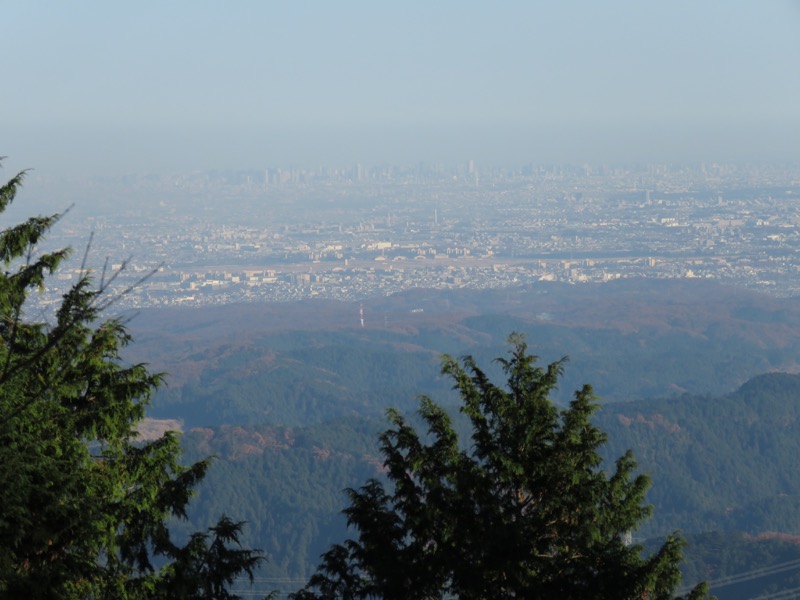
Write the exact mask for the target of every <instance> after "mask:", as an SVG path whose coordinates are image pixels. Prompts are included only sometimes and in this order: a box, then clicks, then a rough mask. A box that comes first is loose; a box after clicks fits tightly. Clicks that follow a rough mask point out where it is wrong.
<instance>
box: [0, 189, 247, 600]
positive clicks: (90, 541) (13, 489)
mask: <svg viewBox="0 0 800 600" xmlns="http://www.w3.org/2000/svg"><path fill="white" fill-rule="evenodd" d="M23 175H24V173H20V174H18V175H17V176H16V177H13V178H12V179H11V180H10V181H8V183H6V184H5V185H3V186H2V187H0V213H2V212H3V211H4V210H5V209H6V208H7V207H8V205H9V204H10V203H11V202H12V201H13V200H14V197H15V195H16V193H17V191H18V189H19V187H20V185H21V183H22V180H23ZM59 217H60V215H53V216H46V217H41V216H40V217H33V218H30V219H28V220H27V221H26V222H24V223H22V224H20V225H17V226H13V227H9V228H7V229H5V230H3V231H2V232H0V261H2V262H3V267H4V268H3V270H2V272H0V595H2V596H3V597H25V596H27V597H53V598H150V597H167V596H172V597H177V596H180V597H187V598H225V597H235V596H233V595H231V594H229V593H228V592H227V591H225V590H226V589H227V586H229V585H230V584H231V582H232V581H233V580H234V579H236V578H237V577H239V576H240V575H242V574H246V575H249V576H250V578H251V579H252V575H253V570H254V569H255V568H256V567H257V565H258V563H259V562H260V561H261V560H262V559H261V556H260V554H259V553H258V552H256V551H253V550H248V549H242V548H240V547H239V546H238V535H239V532H240V528H241V524H240V523H234V522H232V521H230V519H227V518H223V519H222V520H221V521H220V522H219V523H218V524H217V525H216V526H215V527H212V528H210V529H209V531H208V532H202V533H197V534H195V535H193V536H191V537H190V539H189V541H188V542H187V543H185V544H184V545H180V544H178V543H176V542H175V540H174V539H172V538H171V537H170V532H169V530H168V528H167V525H166V523H167V520H168V519H170V518H172V517H176V516H177V517H185V512H184V511H185V507H186V505H187V503H188V501H189V499H190V496H191V494H192V489H193V487H194V486H195V485H196V484H197V483H198V482H199V481H200V480H201V479H202V477H203V475H204V473H205V472H206V469H207V468H208V466H209V461H208V460H203V461H200V462H198V463H195V464H193V465H191V466H188V467H187V466H182V465H180V464H179V455H180V445H179V440H178V437H177V436H176V435H175V434H173V433H169V434H166V435H165V436H163V437H162V438H160V439H158V440H155V441H152V442H148V443H145V442H141V441H137V435H136V430H135V427H136V425H137V423H139V422H140V421H141V419H142V418H143V417H144V414H145V408H146V407H147V405H148V401H149V399H150V396H151V394H152V392H153V390H154V389H155V388H156V387H157V386H158V385H159V383H160V382H161V376H160V375H158V374H153V373H150V372H149V371H148V370H147V368H146V366H145V365H142V364H135V365H130V366H126V365H125V364H123V362H122V361H121V360H120V354H119V353H120V350H121V349H122V348H123V347H124V346H125V345H126V344H127V343H129V341H130V337H129V335H128V333H127V332H126V330H125V327H124V324H123V323H122V322H121V321H120V320H118V319H108V320H105V321H102V320H101V317H102V313H103V310H104V309H105V308H107V307H108V304H109V303H110V302H111V301H113V297H109V293H108V282H107V281H106V282H101V283H100V285H99V286H98V287H97V288H93V287H92V282H91V278H90V275H89V273H87V272H84V273H83V274H82V275H81V276H80V278H79V279H78V281H77V283H75V284H74V285H73V286H72V288H71V289H69V291H67V292H66V294H65V295H64V297H63V300H62V302H61V304H60V306H59V307H58V308H57V310H56V311H55V314H54V315H53V316H52V317H50V318H49V319H47V318H43V319H41V320H36V319H34V318H32V317H31V315H30V314H28V313H26V308H27V307H28V306H29V303H28V302H27V300H28V296H29V294H30V293H31V292H32V291H33V290H35V289H36V288H43V287H44V285H45V282H46V279H47V277H48V276H49V275H51V274H52V273H53V272H54V271H55V270H56V269H57V268H58V267H59V265H60V264H61V263H62V262H63V261H64V260H65V259H66V258H67V257H68V255H69V251H68V250H59V251H54V252H48V253H41V254H37V252H36V247H37V244H38V243H39V242H40V240H41V239H42V237H43V236H44V235H45V234H46V233H47V231H48V230H49V229H50V228H51V227H52V226H53V225H54V224H55V223H56V222H57V221H58V219H59ZM112 279H113V276H112ZM176 589H179V590H180V593H179V594H173V593H172V592H174V591H175V590H176Z"/></svg>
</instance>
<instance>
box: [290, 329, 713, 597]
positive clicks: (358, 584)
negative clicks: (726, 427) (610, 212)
mask: <svg viewBox="0 0 800 600" xmlns="http://www.w3.org/2000/svg"><path fill="white" fill-rule="evenodd" d="M511 342H512V346H513V347H512V350H511V352H510V356H509V358H502V359H499V362H500V364H501V365H502V367H503V370H504V372H505V374H506V375H507V378H508V379H507V386H506V387H498V386H496V385H495V384H493V383H492V382H491V381H490V380H489V378H488V377H487V375H486V374H485V373H484V372H483V371H482V370H481V369H480V368H479V367H478V366H477V364H476V363H475V361H474V360H473V359H472V358H470V357H466V358H464V359H463V360H462V361H460V362H459V361H456V360H454V359H452V358H449V357H445V359H444V362H443V373H444V374H446V375H448V376H449V377H451V378H452V379H453V381H454V387H455V389H456V390H457V391H458V392H459V393H460V396H461V399H462V402H463V405H462V408H461V410H462V412H463V413H464V414H465V415H466V417H467V418H468V419H469V422H470V424H471V427H472V436H471V439H470V440H469V442H467V444H465V445H462V444H459V440H458V436H457V434H456V432H455V431H454V429H453V426H452V424H451V420H450V418H449V417H448V415H447V413H446V412H445V411H444V410H443V409H442V408H441V407H439V406H437V405H436V404H435V403H434V402H433V401H431V400H430V399H429V398H425V397H423V398H421V402H420V409H419V414H420V416H421V417H422V420H423V421H424V423H425V425H426V427H427V435H420V433H418V432H417V431H416V430H415V429H414V428H413V427H412V426H411V425H410V424H409V423H408V422H407V421H406V419H405V418H403V417H402V416H401V415H400V414H399V413H398V412H396V411H394V410H390V411H389V420H390V422H391V428H390V429H389V430H387V431H386V432H385V433H383V434H382V435H381V437H380V442H381V451H382V454H383V458H384V466H385V470H386V480H388V481H387V483H384V482H383V480H379V479H373V480H370V481H368V482H367V483H366V484H365V485H364V486H363V487H361V488H360V489H351V490H348V495H349V499H350V505H349V506H348V507H347V508H346V509H345V511H344V513H345V515H346V516H347V520H348V524H349V526H350V527H351V529H353V530H354V532H355V534H356V535H355V536H354V538H353V539H349V540H347V541H345V542H344V543H343V544H337V545H334V546H332V547H331V549H330V550H329V551H328V552H327V553H326V554H324V555H323V560H322V563H321V565H320V567H319V568H318V570H317V572H316V574H315V575H313V576H312V578H311V579H310V581H309V583H308V585H307V586H306V588H305V589H304V590H301V591H299V592H297V593H296V594H295V595H294V598H295V600H308V599H311V598H324V599H334V598H337V599H338V598H342V599H360V598H384V599H387V600H389V599H398V600H400V599H409V598H417V599H422V598H447V597H456V598H460V599H463V600H472V599H475V600H477V599H487V600H489V599H495V600H496V599H504V598H544V599H547V598H552V599H557V600H568V599H573V598H574V599H585V598H613V599H634V598H635V599H641V598H647V599H663V598H672V597H673V594H674V592H675V590H676V588H677V586H678V584H679V583H680V573H679V570H678V566H679V563H680V560H681V552H682V545H683V541H682V540H681V538H680V537H679V536H678V535H677V534H675V535H672V536H670V537H669V538H668V539H667V540H666V541H665V543H664V544H663V545H662V546H661V548H660V550H659V551H658V552H656V553H655V554H653V555H651V556H644V551H643V548H642V547H641V546H639V545H635V544H629V543H627V542H626V538H627V537H628V536H627V534H628V533H629V532H631V531H632V530H635V529H636V527H637V525H638V524H639V523H640V522H641V521H642V520H643V519H646V518H647V517H648V515H649V514H650V510H651V508H650V507H649V506H648V505H646V504H645V503H644V495H645V492H646V490H647V488H648V485H649V480H648V478H647V476H646V475H644V474H636V473H635V471H636V462H635V460H634V458H633V456H632V454H631V453H630V452H628V453H627V454H625V455H624V456H622V457H621V458H619V459H618V460H617V461H616V465H615V467H614V468H613V469H612V470H611V472H610V473H609V472H607V471H606V470H604V468H603V465H602V464H601V463H602V461H601V458H600V455H599V453H598V450H599V448H600V447H601V446H602V445H603V443H604V442H605V440H606V436H605V434H604V433H603V432H601V431H600V430H598V429H597V428H596V427H595V426H594V425H592V423H591V420H590V418H591V416H592V413H593V412H594V411H595V410H596V408H597V403H596V398H595V396H594V395H593V392H592V388H591V387H590V386H585V387H583V389H581V390H579V391H578V392H576V394H575V397H574V400H573V401H572V402H571V404H570V406H569V407H568V408H566V409H563V410H561V409H559V408H558V407H556V406H555V405H554V404H553V402H552V401H551V400H550V398H549V393H550V392H551V391H552V390H553V389H554V388H555V386H556V385H557V383H558V378H559V376H560V374H561V372H562V368H563V360H562V361H559V362H556V363H553V364H551V365H549V366H548V367H547V368H541V367H538V366H537V365H536V357H535V356H532V355H530V354H528V353H527V347H526V344H525V341H524V339H523V338H521V337H520V336H512V339H511ZM704 594H705V589H704V587H702V586H701V587H698V588H697V589H695V590H694V591H693V592H692V594H691V596H692V597H701V596H703V595H704Z"/></svg>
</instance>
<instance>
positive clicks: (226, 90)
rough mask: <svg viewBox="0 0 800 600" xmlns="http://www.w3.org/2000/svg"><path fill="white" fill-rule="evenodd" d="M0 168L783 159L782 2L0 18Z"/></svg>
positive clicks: (798, 57) (799, 32) (74, 10)
mask: <svg viewBox="0 0 800 600" xmlns="http://www.w3.org/2000/svg"><path fill="white" fill-rule="evenodd" d="M0 14H2V21H3V23H4V28H3V29H4V32H3V36H2V39H0V52H1V53H2V56H3V60H2V66H1V67H0V72H1V73H2V80H3V82H4V84H3V88H4V89H3V91H2V95H0V98H2V99H1V100H0V107H1V108H2V110H1V111H0V155H7V156H8V157H9V158H8V159H7V162H6V166H7V167H9V169H11V168H13V167H16V166H34V167H36V169H37V170H38V171H45V172H51V171H52V172H58V173H63V172H77V173H82V174H105V173H127V172H142V171H162V172H163V171H174V170H187V169H194V168H200V169H207V168H263V167H267V166H316V165H321V164H325V165H340V166H348V165H352V164H354V163H356V162H362V163H364V164H370V165H373V164H380V163H416V162H418V161H421V160H422V161H438V162H445V163H457V162H462V161H465V160H468V159H475V160H476V161H478V163H479V164H481V163H485V164H489V163H491V164H499V165H502V164H507V165H521V164H525V163H530V162H533V163H552V162H578V163H582V162H586V161H588V162H633V161H637V162H690V161H691V162H693V161H730V160H756V161H772V160H789V161H798V160H800V2H798V1H797V0H760V1H756V0H748V1H744V0H670V1H669V2H665V1H662V2H650V1H649V0H607V1H604V2H598V1H596V0H565V1H563V2H552V1H548V2H541V1H537V0H529V1H527V2H518V1H508V2H493V3H489V2H469V1H464V0H462V1H459V2H455V1H453V2H445V1H440V2H431V1H428V2H420V1H415V0H404V1H397V0H386V1H371V2H366V1H364V2H352V1H347V0H340V1H330V0H329V1H325V2H321V1H317V2H315V1H307V2H301V1H297V2H288V1H287V2H278V1H275V2H266V1H258V2H256V1H239V2H233V1H231V2H221V1H217V2H211V1H199V0H195V1H170V2H148V1H141V2H107V1H103V2H100V1H96V2H88V1H85V2H81V1H76V2H69V3H55V2H43V1H41V2H37V1H30V0H28V1H24V2H23V1H17V0H7V1H6V2H4V3H3V5H2V7H0Z"/></svg>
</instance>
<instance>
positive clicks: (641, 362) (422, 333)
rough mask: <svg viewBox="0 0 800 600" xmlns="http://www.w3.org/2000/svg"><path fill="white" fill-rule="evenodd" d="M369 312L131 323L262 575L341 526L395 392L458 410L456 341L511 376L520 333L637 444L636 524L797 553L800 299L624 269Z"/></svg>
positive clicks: (260, 313) (206, 499)
mask: <svg viewBox="0 0 800 600" xmlns="http://www.w3.org/2000/svg"><path fill="white" fill-rule="evenodd" d="M360 310H361V307H360V304H359V303H340V302H330V301H321V302H313V301H309V302H303V303H296V304H286V305H243V306H217V307H208V308H204V309H165V310H156V311H143V312H142V313H141V314H140V315H138V316H137V317H136V318H134V319H133V320H132V321H131V331H132V333H133V335H134V338H135V339H136V344H134V345H133V346H132V347H131V348H130V354H129V356H128V358H130V359H132V360H144V361H148V362H150V363H151V366H152V367H153V369H154V370H163V371H167V372H168V373H169V377H168V378H167V382H168V387H167V388H166V389H164V390H162V391H161V392H159V394H158V395H157V396H156V398H155V402H154V406H153V410H152V412H151V416H155V417H159V418H170V419H176V420H178V422H180V423H182V427H183V429H184V430H185V436H184V443H185V445H186V448H187V453H188V456H187V460H190V459H192V458H197V457H201V456H207V455H209V454H216V455H218V456H219V459H218V460H217V461H216V464H215V468H212V469H211V470H210V472H209V475H208V477H207V480H206V482H205V483H204V484H203V487H202V489H201V492H200V494H199V496H198V498H197V501H196V502H195V503H194V504H193V507H192V510H193V511H194V512H193V513H192V515H191V517H192V521H193V522H192V526H193V528H194V529H197V528H201V527H204V526H205V525H207V523H208V522H209V519H210V518H212V517H213V516H216V515H218V514H219V512H220V511H224V512H226V513H228V514H232V515H236V516H237V518H241V519H245V520H247V521H248V522H249V525H248V528H247V530H246V532H247V533H246V535H247V538H246V539H245V540H243V541H244V542H245V543H246V544H248V545H250V546H252V547H259V548H263V549H265V550H266V552H267V553H268V555H269V557H270V563H269V565H267V566H266V567H265V569H264V571H263V573H262V576H263V577H267V578H277V577H283V578H286V577H290V578H294V581H293V582H289V583H287V584H286V586H287V587H286V589H292V584H294V583H296V585H294V588H293V589H296V588H297V587H300V585H301V584H302V583H303V579H304V577H306V576H307V575H308V574H309V572H310V570H311V569H312V568H313V566H314V565H315V564H316V563H317V561H318V558H319V554H320V553H321V552H323V551H324V550H325V549H327V547H328V545H329V544H330V543H331V542H334V541H341V540H342V539H344V535H345V531H344V523H343V520H342V517H341V515H340V514H339V511H340V510H341V509H342V508H343V507H344V505H345V497H344V495H343V493H342V490H343V489H344V488H346V487H352V486H359V485H361V484H362V483H363V482H364V481H365V480H366V478H367V477H370V476H374V475H380V473H381V469H380V460H379V459H378V454H377V450H376V435H377V433H378V432H379V431H380V430H381V429H383V428H384V427H385V420H384V411H385V409H386V408H387V407H389V406H395V407H398V408H399V409H400V410H402V411H404V412H411V411H413V410H414V408H415V407H416V402H417V400H416V399H417V396H418V394H427V395H429V396H430V397H432V398H433V399H434V400H436V401H437V402H439V403H441V404H443V405H445V406H447V407H450V408H454V407H455V406H456V401H457V398H456V397H455V396H454V394H453V391H452V389H451V383H450V381H448V380H447V379H444V378H442V377H441V376H440V364H441V363H440V358H441V355H442V354H443V353H449V354H452V355H455V356H461V355H464V354H471V355H473V356H474V357H475V358H476V360H477V362H478V363H479V364H480V365H482V366H483V367H484V368H486V370H487V373H488V375H489V376H490V377H491V378H492V379H493V380H495V381H498V382H499V381H503V380H504V378H503V376H502V374H501V373H499V369H498V368H497V365H496V363H493V362H492V361H493V360H494V359H495V358H497V357H498V356H503V355H504V354H505V353H506V351H507V349H508V346H507V344H506V339H507V337H508V335H509V334H510V333H511V332H514V331H516V332H520V333H523V334H525V336H526V338H527V340H528V343H529V347H530V350H531V352H532V353H534V354H537V355H539V356H540V357H541V362H548V361H552V360H557V359H559V358H561V357H562V356H564V355H569V357H570V360H569V362H568V363H567V364H566V368H565V373H564V377H563V378H562V379H561V380H560V385H559V389H558V392H557V394H558V395H557V397H556V400H557V401H559V402H561V403H566V402H568V401H569V399H570V398H571V396H572V393H573V391H574V390H575V389H577V388H579V387H580V386H581V385H582V384H584V383H587V382H588V383H591V384H593V386H594V387H595V390H596V392H597V393H598V394H599V395H600V396H601V403H602V409H601V410H600V411H599V413H598V414H597V415H596V419H597V422H598V424H599V425H600V427H601V428H602V429H603V430H605V431H606V432H607V433H608V436H609V444H608V447H607V457H608V459H609V460H613V459H614V458H616V457H617V456H619V455H620V454H622V453H623V452H624V451H625V450H626V449H627V448H632V449H633V450H634V453H635V455H636V457H637V459H638V460H639V461H640V464H641V466H642V468H643V469H644V470H646V471H648V472H649V473H650V474H651V476H652V479H653V488H652V490H651V492H650V494H649V497H648V499H649V501H651V502H652V503H653V504H654V505H655V511H654V516H653V519H652V520H651V521H649V522H648V523H647V524H646V525H645V526H644V527H643V528H642V529H641V530H640V531H639V532H637V533H636V535H637V536H638V537H639V538H642V539H643V538H645V537H648V536H656V535H663V534H665V533H667V532H672V531H674V530H676V529H678V530H682V531H683V532H684V534H686V535H687V537H689V539H690V540H694V541H693V542H692V543H693V544H694V546H691V547H690V548H689V557H690V559H691V561H692V562H691V564H690V565H688V566H687V569H688V572H689V573H691V574H693V576H696V578H698V579H700V578H709V579H715V578H722V577H725V576H726V575H731V574H733V573H736V572H738V571H741V570H742V569H743V568H744V567H743V565H744V566H748V565H749V566H752V568H755V566H753V565H756V566H757V565H768V564H770V561H773V562H775V561H777V562H780V560H784V559H786V560H789V558H786V557H790V558H791V557H793V556H794V555H793V554H792V553H793V552H795V549H796V547H795V546H794V545H793V540H794V539H795V538H794V537H791V536H795V535H800V502H799V501H798V497H800V489H798V487H800V486H799V485H798V483H797V482H798V481H800V478H798V477H797V476H796V473H797V469H796V456H798V455H800V452H798V451H800V448H799V447H798V445H799V444H800V435H799V434H800V431H798V430H797V429H798V423H797V414H798V410H800V409H799V408H798V398H800V380H798V377H797V376H795V375H787V374H780V373H779V372H797V371H798V370H800V369H798V367H799V366H800V304H799V303H798V302H797V301H795V300H792V299H776V298H772V297H768V296H764V295H762V294H757V293H754V292H750V291H747V290H741V289H738V288H731V287H725V286H721V285H718V284H714V283H711V282H705V281H671V282H664V281H656V282H648V281H621V282H616V283H612V284H606V285H601V286H592V285H587V286H564V285H558V284H537V285H534V286H527V287H524V288H518V289H513V290H483V291H468V290H463V291H458V292H453V291H447V292H444V291H430V290H415V291H413V292H408V293H405V294H399V295H396V296H391V297H387V298H376V299H372V300H365V301H364V316H365V323H364V327H361V325H360V323H359V315H360ZM764 373H767V374H766V375H763V374H764ZM649 398H660V399H657V400H653V399H649ZM710 531H717V532H719V533H718V534H717V537H714V536H711V537H709V534H708V533H707V532H710ZM743 533H746V534H747V535H748V536H750V537H747V538H745V537H742V536H743ZM698 535H699V536H700V537H696V536H698ZM720 536H722V537H721V538H720ZM730 536H733V537H730ZM776 536H779V537H781V539H783V541H782V542H780V544H782V545H781V546H780V548H778V546H776V544H778V542H777V541H776ZM787 536H789V537H787ZM720 539H724V540H725V541H724V542H720ZM708 540H712V541H711V542H709V541H708ZM755 540H762V541H755ZM720 543H721V544H722V545H723V547H724V548H725V549H726V552H717V551H715V550H714V547H716V546H715V545H719V544H720ZM734 548H738V550H736V552H734V553H733V554H731V553H728V552H727V550H728V549H734ZM746 557H749V558H746ZM796 558H800V555H798V556H797V557H796ZM792 560H794V558H792ZM790 575H791V574H790ZM791 576H793V575H791ZM770 585H772V584H770ZM780 585H783V584H780ZM787 585H788V584H787ZM798 585H800V583H799V584H798ZM751 592H752V590H750V591H749V592H743V593H744V594H745V595H742V596H735V595H733V596H725V595H724V594H721V593H720V594H718V595H719V596H720V598H723V599H724V598H727V597H751V595H748V594H750V593H751ZM715 593H716V592H715Z"/></svg>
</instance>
